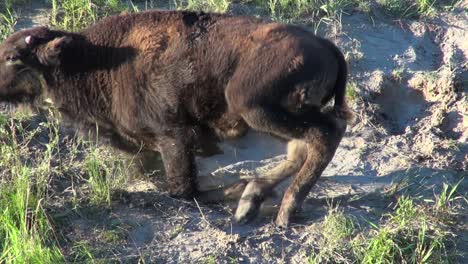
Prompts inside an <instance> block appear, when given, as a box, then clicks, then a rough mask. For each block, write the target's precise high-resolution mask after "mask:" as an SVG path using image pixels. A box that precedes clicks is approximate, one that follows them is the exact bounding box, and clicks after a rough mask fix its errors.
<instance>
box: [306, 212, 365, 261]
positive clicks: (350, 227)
mask: <svg viewBox="0 0 468 264" xmlns="http://www.w3.org/2000/svg"><path fill="white" fill-rule="evenodd" d="M320 230H322V232H321V238H320V240H319V242H318V245H317V248H318V249H319V250H318V252H317V253H313V254H312V255H311V256H310V258H309V263H310V264H315V263H327V262H346V261H350V259H351V257H350V256H349V254H345V252H350V250H351V244H350V243H349V241H350V238H351V236H352V235H353V234H354V232H355V231H356V224H355V221H354V219H353V218H351V217H349V216H347V215H346V214H345V213H344V212H343V210H341V209H339V208H338V206H336V207H329V209H328V213H327V215H326V216H325V219H324V220H323V222H322V224H321V225H320ZM337 252H339V254H336V253H337Z"/></svg>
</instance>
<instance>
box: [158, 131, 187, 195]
mask: <svg viewBox="0 0 468 264" xmlns="http://www.w3.org/2000/svg"><path fill="white" fill-rule="evenodd" d="M158 145H159V146H158V147H159V151H160V153H161V157H162V160H163V163H164V169H165V171H166V179H167V182H168V186H169V194H170V195H171V196H173V197H179V198H186V199H187V198H192V197H194V195H195V193H196V170H195V159H194V156H193V151H192V148H191V144H190V142H188V141H187V140H186V139H183V138H182V137H180V138H179V137H165V138H164V139H162V140H160V143H159V144H158Z"/></svg>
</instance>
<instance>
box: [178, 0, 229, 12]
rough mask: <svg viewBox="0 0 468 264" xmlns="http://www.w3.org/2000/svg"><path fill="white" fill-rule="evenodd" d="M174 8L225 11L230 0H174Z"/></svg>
mask: <svg viewBox="0 0 468 264" xmlns="http://www.w3.org/2000/svg"><path fill="white" fill-rule="evenodd" d="M174 4H175V7H176V9H187V10H195V11H204V12H216V13H225V12H226V11H228V9H229V6H230V5H231V1H230V0H175V1H174Z"/></svg>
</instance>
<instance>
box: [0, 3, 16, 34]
mask: <svg viewBox="0 0 468 264" xmlns="http://www.w3.org/2000/svg"><path fill="white" fill-rule="evenodd" d="M15 24H16V17H15V15H14V13H13V10H12V9H11V8H10V7H9V6H5V7H4V8H3V10H2V9H1V8H0V42H1V41H3V40H4V39H6V38H7V37H8V36H9V35H10V34H11V33H13V31H14V26H15Z"/></svg>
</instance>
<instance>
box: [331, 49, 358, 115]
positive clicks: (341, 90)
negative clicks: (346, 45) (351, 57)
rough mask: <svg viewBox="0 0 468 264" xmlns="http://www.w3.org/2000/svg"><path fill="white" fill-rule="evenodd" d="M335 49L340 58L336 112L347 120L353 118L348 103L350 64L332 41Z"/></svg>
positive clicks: (336, 86)
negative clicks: (347, 85)
mask: <svg viewBox="0 0 468 264" xmlns="http://www.w3.org/2000/svg"><path fill="white" fill-rule="evenodd" d="M330 44H331V45H332V46H333V50H334V52H335V54H336V56H337V58H338V77H337V79H336V84H335V105H334V107H333V109H334V112H335V113H336V115H337V116H338V117H339V118H342V119H344V120H346V121H350V120H352V119H353V114H352V113H351V110H350V109H349V107H348V105H347V104H346V84H347V77H348V66H347V63H346V60H345V58H344V56H343V53H341V51H340V50H339V49H338V48H337V47H336V46H335V45H334V44H332V43H330Z"/></svg>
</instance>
